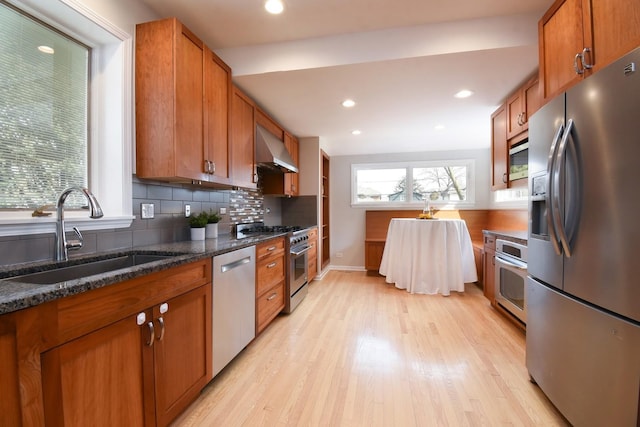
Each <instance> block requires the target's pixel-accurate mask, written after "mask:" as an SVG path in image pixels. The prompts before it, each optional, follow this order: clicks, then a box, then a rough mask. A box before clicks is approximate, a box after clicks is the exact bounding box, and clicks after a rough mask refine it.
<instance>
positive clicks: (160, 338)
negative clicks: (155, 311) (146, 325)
mask: <svg viewBox="0 0 640 427" xmlns="http://www.w3.org/2000/svg"><path fill="white" fill-rule="evenodd" d="M158 324H159V325H160V336H159V337H156V339H157V340H158V341H162V338H164V319H163V318H162V317H158Z"/></svg>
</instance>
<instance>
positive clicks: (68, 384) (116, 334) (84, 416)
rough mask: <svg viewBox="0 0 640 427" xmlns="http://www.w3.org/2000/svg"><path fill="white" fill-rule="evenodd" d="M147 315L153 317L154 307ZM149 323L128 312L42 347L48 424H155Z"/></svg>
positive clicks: (147, 318) (149, 317)
mask: <svg viewBox="0 0 640 427" xmlns="http://www.w3.org/2000/svg"><path fill="white" fill-rule="evenodd" d="M145 317H146V320H147V321H149V320H151V313H150V312H147V313H146V315H145ZM147 328H148V326H147V322H146V321H145V322H144V323H143V326H138V324H137V320H136V316H128V317H126V318H125V319H122V320H120V321H118V322H116V323H113V324H112V325H109V326H106V327H104V328H102V329H99V330H97V331H95V332H92V333H90V334H88V335H85V336H83V337H81V338H77V339H75V340H72V341H70V342H68V343H66V344H63V345H61V346H59V347H56V348H54V349H52V350H50V351H47V352H45V353H43V354H42V383H43V395H44V407H45V419H46V423H47V425H56V426H151V425H155V419H154V410H153V409H154V400H153V393H152V390H153V384H151V387H148V385H149V384H148V382H149V381H151V383H152V382H153V369H152V364H153V349H152V347H149V346H147V345H145V342H144V340H145V339H147V340H148V339H149V336H150V335H149V329H147ZM147 390H148V391H150V393H148V394H145V391H147Z"/></svg>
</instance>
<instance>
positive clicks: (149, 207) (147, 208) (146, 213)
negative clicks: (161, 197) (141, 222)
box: [140, 203, 154, 219]
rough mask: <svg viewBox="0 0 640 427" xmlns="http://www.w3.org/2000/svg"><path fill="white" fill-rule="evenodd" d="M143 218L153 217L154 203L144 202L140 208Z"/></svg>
mask: <svg viewBox="0 0 640 427" xmlns="http://www.w3.org/2000/svg"><path fill="white" fill-rule="evenodd" d="M140 212H141V216H142V219H151V218H153V215H154V208H153V203H142V204H141V208H140Z"/></svg>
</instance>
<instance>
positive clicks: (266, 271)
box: [256, 256, 285, 295]
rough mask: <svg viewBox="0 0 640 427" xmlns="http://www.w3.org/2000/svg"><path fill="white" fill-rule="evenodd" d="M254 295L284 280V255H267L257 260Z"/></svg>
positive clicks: (260, 293)
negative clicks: (267, 256)
mask: <svg viewBox="0 0 640 427" xmlns="http://www.w3.org/2000/svg"><path fill="white" fill-rule="evenodd" d="M256 273H257V280H256V283H257V285H256V286H257V287H256V295H262V294H263V293H265V292H266V291H267V290H268V289H269V288H271V287H272V286H273V285H274V284H276V283H278V282H280V281H282V280H284V276H285V266H284V256H279V257H269V258H266V259H263V260H261V261H260V262H258V270H257V272H256Z"/></svg>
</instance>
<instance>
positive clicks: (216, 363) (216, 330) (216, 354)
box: [212, 246, 256, 376]
mask: <svg viewBox="0 0 640 427" xmlns="http://www.w3.org/2000/svg"><path fill="white" fill-rule="evenodd" d="M255 260H256V247H255V246H250V247H247V248H243V249H238V250H236V251H232V252H228V253H225V254H222V255H218V256H215V257H213V310H212V311H213V313H212V316H213V327H212V335H213V352H212V353H213V357H212V359H213V375H214V376H215V375H217V374H218V373H219V372H220V371H221V370H222V368H224V367H225V366H227V364H228V363H229V362H230V361H231V360H233V358H234V357H236V355H237V354H238V353H240V352H241V351H242V349H243V348H245V347H246V346H247V344H249V343H250V342H251V340H253V339H254V338H255V334H256V309H255V306H256V265H255Z"/></svg>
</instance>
